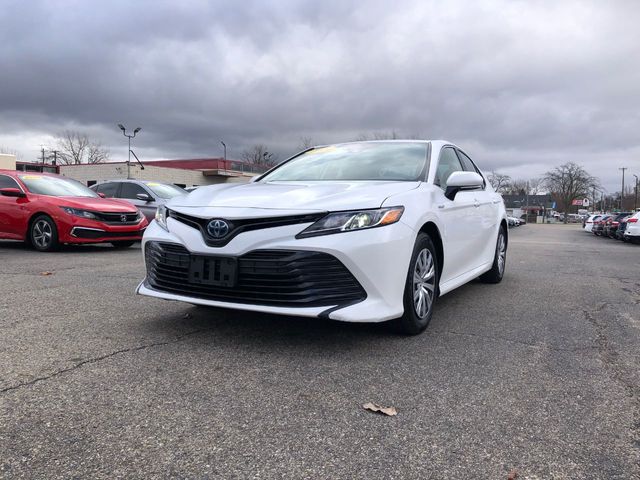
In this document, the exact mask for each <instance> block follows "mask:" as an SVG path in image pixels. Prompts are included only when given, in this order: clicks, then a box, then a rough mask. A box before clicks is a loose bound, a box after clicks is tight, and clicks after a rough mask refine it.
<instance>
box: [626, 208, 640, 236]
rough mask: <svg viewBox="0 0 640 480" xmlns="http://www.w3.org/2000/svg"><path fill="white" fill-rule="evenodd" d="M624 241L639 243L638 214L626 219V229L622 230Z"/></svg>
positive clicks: (639, 215) (639, 225) (639, 214)
mask: <svg viewBox="0 0 640 480" xmlns="http://www.w3.org/2000/svg"><path fill="white" fill-rule="evenodd" d="M624 238H625V240H629V241H631V242H634V243H640V212H637V213H636V214H634V215H632V216H631V217H629V218H627V227H626V228H625V230H624Z"/></svg>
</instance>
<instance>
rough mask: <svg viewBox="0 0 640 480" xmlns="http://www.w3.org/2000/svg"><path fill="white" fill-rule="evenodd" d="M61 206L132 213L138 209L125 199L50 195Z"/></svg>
mask: <svg viewBox="0 0 640 480" xmlns="http://www.w3.org/2000/svg"><path fill="white" fill-rule="evenodd" d="M49 198H50V199H51V201H54V202H55V203H57V204H58V205H60V206H61V207H72V208H78V209H80V210H92V211H94V212H123V213H132V212H136V211H137V210H138V209H137V208H136V207H135V206H134V205H132V204H131V203H129V202H126V201H124V200H115V199H113V198H100V197H98V198H94V197H49Z"/></svg>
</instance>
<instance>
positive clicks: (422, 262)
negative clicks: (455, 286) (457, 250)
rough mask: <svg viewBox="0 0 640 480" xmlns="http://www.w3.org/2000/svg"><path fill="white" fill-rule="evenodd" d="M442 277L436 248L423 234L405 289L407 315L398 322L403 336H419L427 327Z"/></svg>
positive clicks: (417, 243) (420, 236) (418, 240)
mask: <svg viewBox="0 0 640 480" xmlns="http://www.w3.org/2000/svg"><path fill="white" fill-rule="evenodd" d="M438 278H439V271H438V261H437V257H436V249H435V247H434V246H433V242H432V241H431V238H429V235H427V234H425V233H420V234H419V235H418V238H417V239H416V244H415V246H414V248H413V254H412V255H411V262H410V263H409V271H408V273H407V280H406V283H405V287H404V297H403V303H404V315H402V317H400V318H398V319H396V320H394V322H395V327H396V329H397V330H398V331H399V332H400V333H404V334H406V335H417V334H418V333H420V332H422V331H423V330H424V329H425V328H427V325H429V322H430V321H431V316H432V315H433V306H434V304H435V302H436V298H437V296H438Z"/></svg>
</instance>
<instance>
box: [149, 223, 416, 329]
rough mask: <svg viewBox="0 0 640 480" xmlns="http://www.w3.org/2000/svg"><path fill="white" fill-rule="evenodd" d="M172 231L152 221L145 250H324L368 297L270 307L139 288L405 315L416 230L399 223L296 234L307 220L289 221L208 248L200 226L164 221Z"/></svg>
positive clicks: (338, 313) (357, 315)
mask: <svg viewBox="0 0 640 480" xmlns="http://www.w3.org/2000/svg"><path fill="white" fill-rule="evenodd" d="M167 223H168V226H169V230H170V232H167V231H165V230H164V229H162V228H161V227H159V226H158V225H157V223H156V222H152V223H151V224H150V225H149V227H148V228H147V231H146V233H145V235H144V239H143V252H144V251H145V250H146V246H147V243H148V242H151V241H153V242H167V243H175V244H179V245H182V246H183V247H185V248H186V249H187V250H188V251H189V252H191V253H193V254H200V255H219V256H232V257H240V256H243V255H245V254H248V253H249V252H255V251H260V250H293V251H309V252H322V253H326V254H329V255H331V256H333V257H335V258H336V259H337V260H339V261H340V262H341V263H342V264H343V265H344V266H345V267H346V269H347V270H348V271H349V272H350V273H351V275H353V277H354V278H355V279H356V280H357V282H358V283H359V284H360V285H361V286H362V288H363V289H364V291H365V292H366V298H365V299H364V300H362V301H359V302H357V303H354V304H346V305H345V304H341V303H335V304H327V305H322V306H304V305H300V306H296V307H285V306H274V305H265V304H261V303H260V301H259V300H256V302H255V303H247V302H243V303H237V302H228V301H216V300H208V299H203V298H199V297H197V296H190V295H185V294H184V293H180V294H176V293H175V292H174V293H171V292H167V291H161V290H159V289H157V288H154V287H152V286H151V285H150V283H149V282H147V281H143V282H141V283H140V285H139V286H138V289H137V293H139V294H141V295H147V296H151V297H156V298H163V299H166V300H177V301H183V302H188V303H192V304H199V305H209V306H214V307H225V308H233V309H240V310H248V311H255V312H266V313H276V314H283V315H298V316H308V317H309V316H310V317H328V318H330V319H333V320H342V321H349V322H382V321H386V320H390V319H392V318H397V317H399V316H401V315H402V314H403V311H404V307H403V294H404V286H405V281H406V276H407V272H408V268H409V261H410V259H411V254H412V252H413V246H414V243H415V238H416V232H414V231H413V229H411V228H410V227H409V226H407V225H405V224H403V223H402V222H398V223H395V224H393V225H389V226H385V227H382V228H372V229H368V230H362V231H354V232H348V233H339V234H333V235H324V236H318V237H311V238H305V239H296V238H295V235H296V234H297V233H299V232H301V231H302V230H304V229H305V228H306V227H308V226H309V225H310V224H309V223H306V224H298V225H288V226H282V227H274V228H266V229H261V230H255V231H249V232H244V233H242V234H240V235H238V236H237V237H235V238H233V240H231V241H230V242H229V243H228V244H227V245H225V246H222V247H209V246H207V245H206V244H205V242H204V239H203V237H202V234H201V233H200V231H198V230H196V229H194V228H191V227H188V226H187V225H184V224H182V223H181V222H178V221H177V220H175V219H173V218H169V219H168V220H167Z"/></svg>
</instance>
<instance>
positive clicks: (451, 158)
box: [433, 147, 464, 188]
mask: <svg viewBox="0 0 640 480" xmlns="http://www.w3.org/2000/svg"><path fill="white" fill-rule="evenodd" d="M463 170H464V169H463V168H462V164H461V163H460V160H459V159H458V156H457V155H456V152H455V150H454V149H453V148H451V147H446V148H444V149H443V150H442V151H441V152H440V160H439V161H438V169H437V170H436V176H435V179H434V181H433V183H435V184H436V185H438V186H439V187H441V188H446V186H447V179H448V178H449V175H451V174H452V173H453V172H462V171H463Z"/></svg>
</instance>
